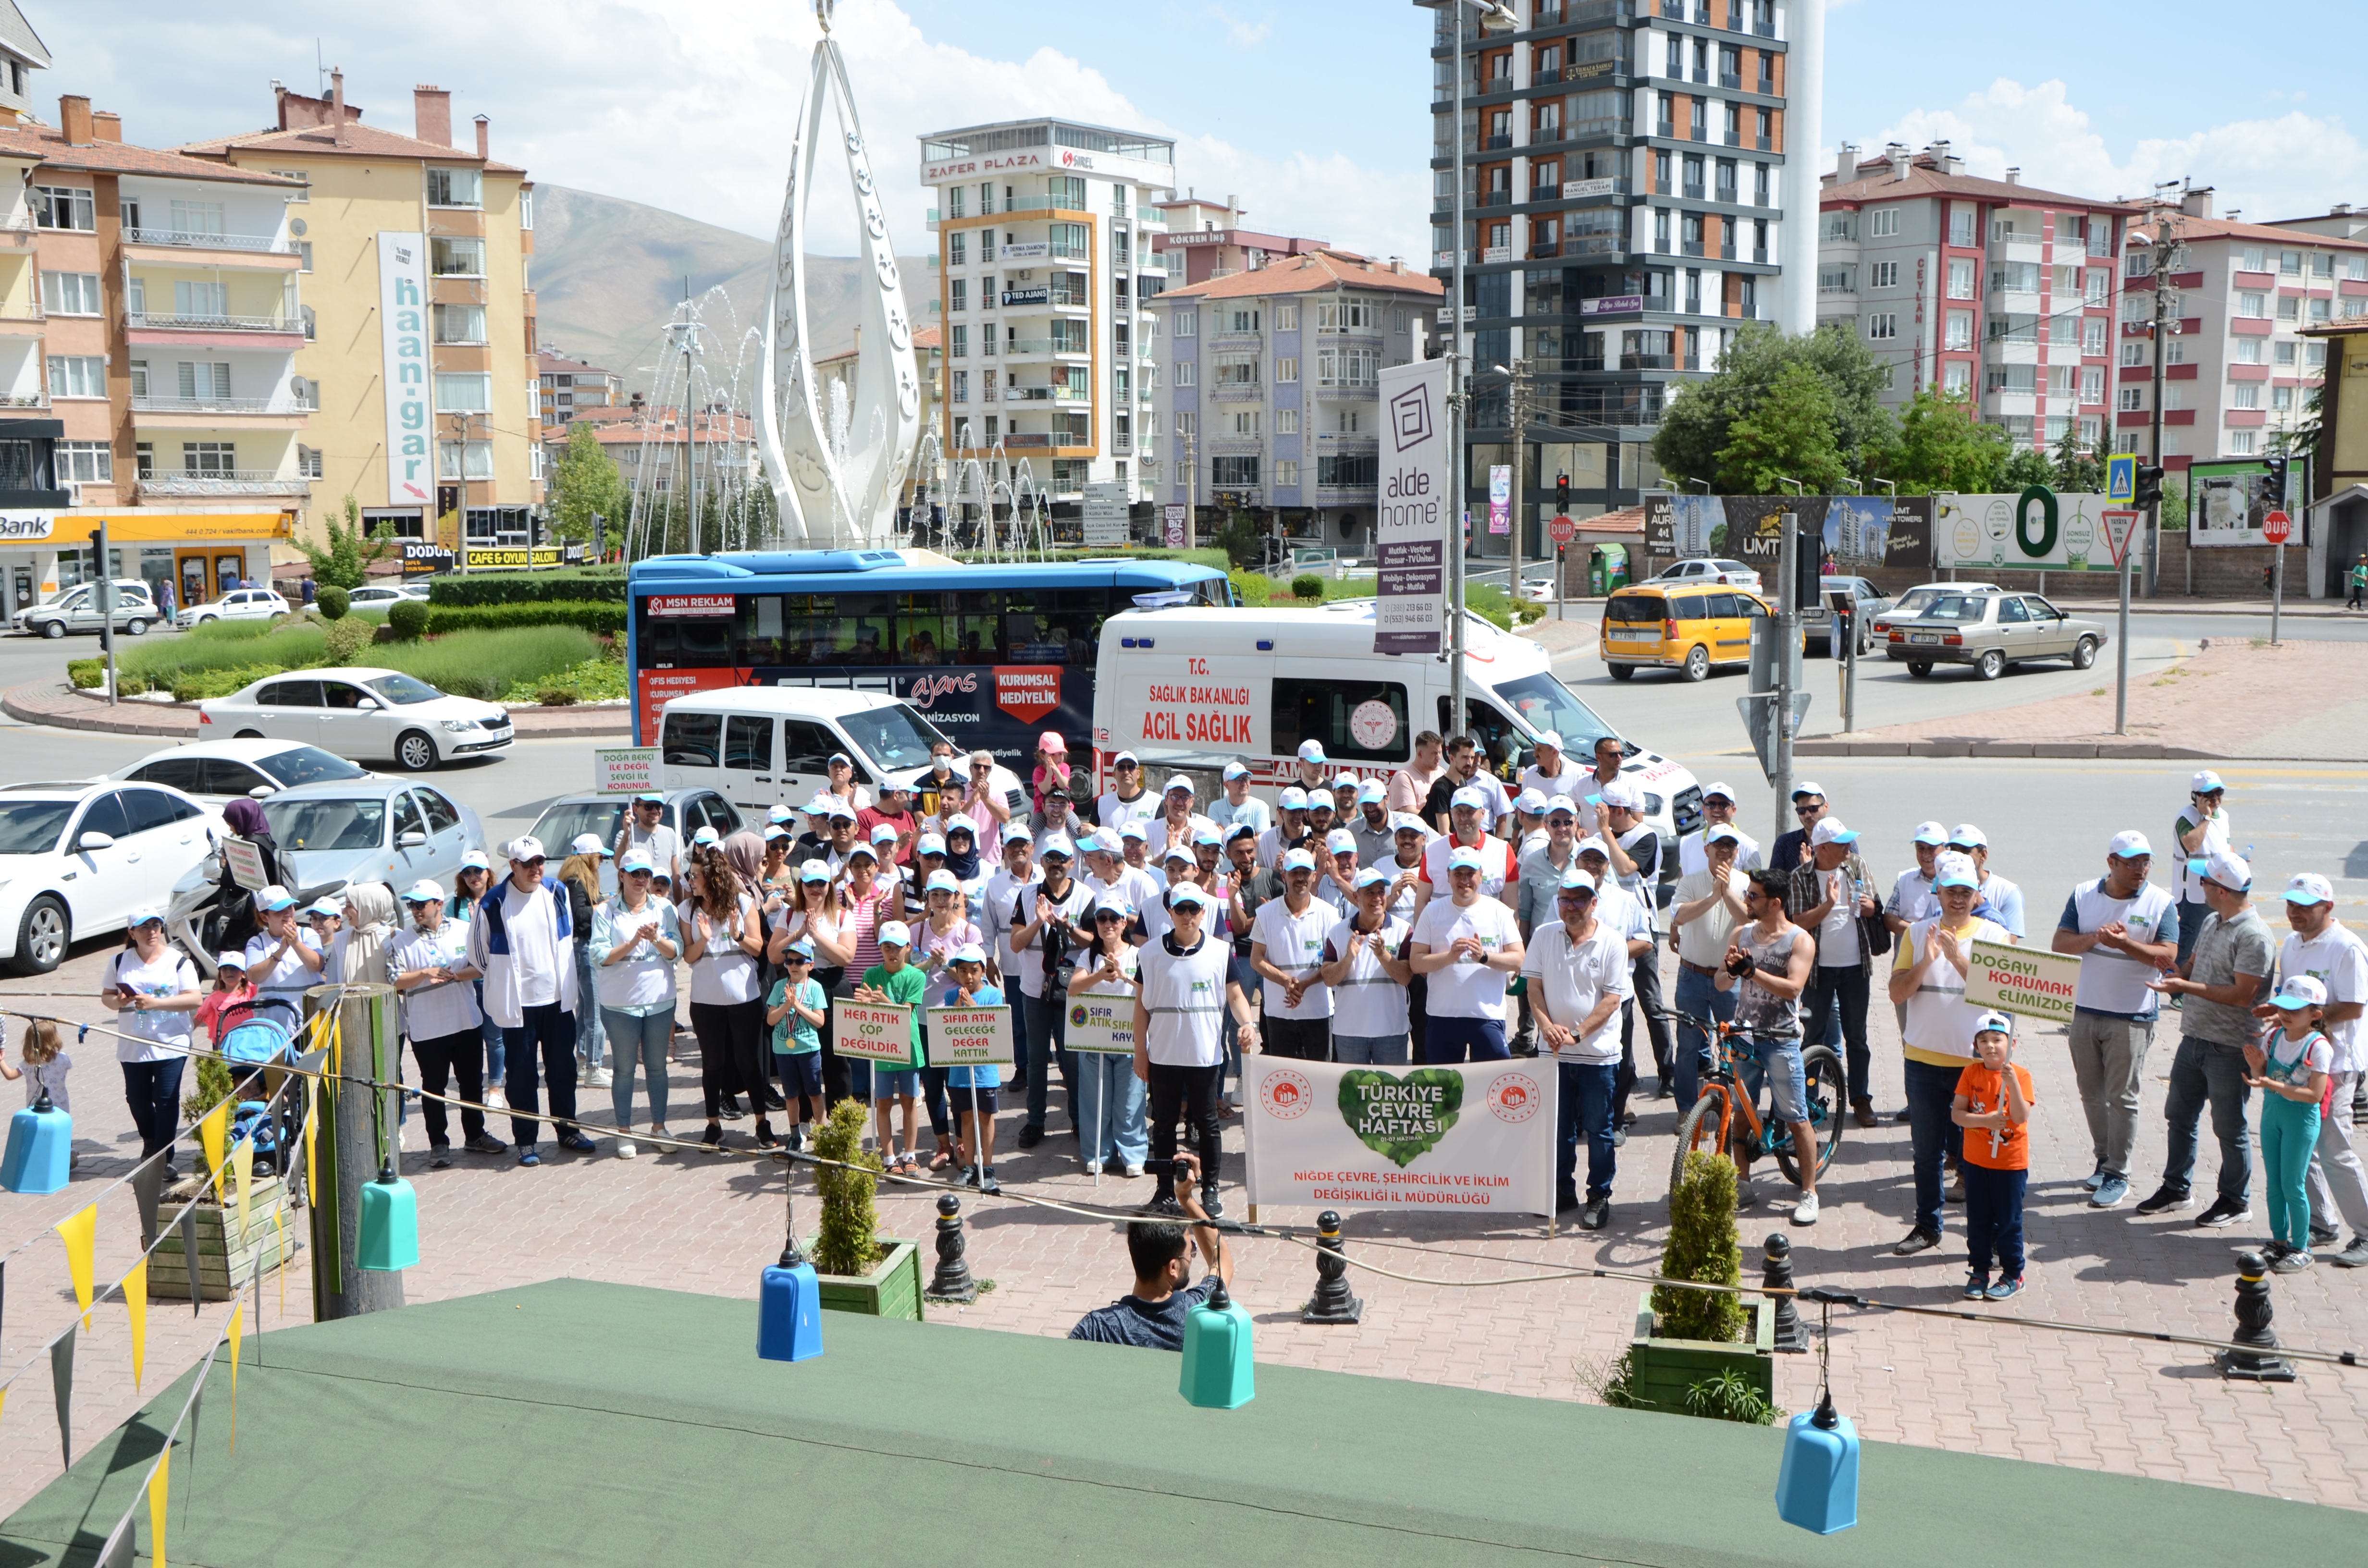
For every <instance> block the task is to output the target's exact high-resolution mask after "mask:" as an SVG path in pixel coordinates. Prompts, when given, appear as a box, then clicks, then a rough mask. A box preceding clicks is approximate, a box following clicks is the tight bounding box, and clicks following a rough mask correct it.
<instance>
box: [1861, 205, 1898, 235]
mask: <svg viewBox="0 0 2368 1568" xmlns="http://www.w3.org/2000/svg"><path fill="white" fill-rule="evenodd" d="M1866 216H1867V224H1866V232H1867V234H1868V236H1869V237H1870V238H1873V239H1878V240H1885V239H1895V238H1896V237H1897V236H1898V233H1899V209H1898V208H1896V207H1878V208H1876V209H1875V210H1873V211H1872V212H1870V213H1868V214H1867V215H1866Z"/></svg>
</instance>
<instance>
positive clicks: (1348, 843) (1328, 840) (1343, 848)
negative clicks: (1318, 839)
mask: <svg viewBox="0 0 2368 1568" xmlns="http://www.w3.org/2000/svg"><path fill="white" fill-rule="evenodd" d="M1356 850H1357V835H1355V834H1353V833H1351V832H1349V830H1348V829H1347V828H1345V827H1336V828H1334V829H1333V830H1332V831H1331V832H1329V833H1327V834H1326V835H1324V852H1325V853H1326V855H1353V854H1355V853H1356Z"/></svg>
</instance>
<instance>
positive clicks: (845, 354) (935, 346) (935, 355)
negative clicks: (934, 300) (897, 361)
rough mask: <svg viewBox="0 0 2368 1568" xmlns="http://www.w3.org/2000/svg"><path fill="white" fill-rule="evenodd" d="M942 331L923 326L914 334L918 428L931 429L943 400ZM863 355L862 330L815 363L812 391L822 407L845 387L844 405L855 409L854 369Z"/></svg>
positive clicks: (940, 328) (944, 349) (829, 404)
mask: <svg viewBox="0 0 2368 1568" xmlns="http://www.w3.org/2000/svg"><path fill="white" fill-rule="evenodd" d="M945 337H946V335H945V329H944V328H942V327H935V326H925V327H922V328H921V329H920V330H919V331H917V332H916V333H914V334H913V368H914V369H916V370H917V371H918V372H919V374H920V382H921V428H922V429H924V430H934V429H937V428H938V427H939V426H938V417H939V414H941V413H942V412H943V410H944V404H945V400H946V391H945V382H946V347H945ZM862 356H863V329H862V328H861V327H860V326H859V327H857V328H856V329H855V335H854V340H853V341H852V342H851V343H849V344H848V347H845V348H843V349H841V350H840V351H839V352H838V353H837V354H833V355H831V356H829V357H828V358H823V359H817V360H815V361H814V391H815V392H816V393H817V395H819V396H820V397H821V399H822V406H823V407H824V408H825V409H827V408H829V407H830V406H831V400H832V397H833V396H834V395H835V394H834V393H833V392H832V390H831V389H832V388H833V387H835V386H844V387H845V388H846V389H847V391H846V392H845V394H844V395H845V396H846V398H847V400H848V401H847V405H848V407H849V408H852V407H854V406H855V367H856V364H857V362H858V361H859V360H860V359H861V358H862Z"/></svg>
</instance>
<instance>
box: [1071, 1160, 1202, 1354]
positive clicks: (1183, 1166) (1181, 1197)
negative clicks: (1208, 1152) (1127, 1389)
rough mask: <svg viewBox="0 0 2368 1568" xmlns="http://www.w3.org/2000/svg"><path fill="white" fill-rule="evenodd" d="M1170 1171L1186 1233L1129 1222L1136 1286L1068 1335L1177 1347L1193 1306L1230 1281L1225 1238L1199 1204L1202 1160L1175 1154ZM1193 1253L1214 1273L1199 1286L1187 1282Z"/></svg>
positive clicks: (1102, 1342) (1161, 1225)
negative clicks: (1188, 1224)
mask: <svg viewBox="0 0 2368 1568" xmlns="http://www.w3.org/2000/svg"><path fill="white" fill-rule="evenodd" d="M1147 1163H1149V1164H1154V1165H1156V1164H1157V1162H1156V1161H1152V1162H1147ZM1173 1174H1174V1176H1175V1178H1176V1191H1177V1195H1178V1201H1179V1202H1180V1203H1181V1204H1182V1205H1183V1207H1184V1214H1185V1218H1186V1219H1188V1220H1190V1221H1191V1227H1192V1229H1191V1234H1190V1237H1189V1238H1188V1237H1187V1236H1186V1234H1185V1228H1184V1227H1183V1226H1182V1225H1175V1224H1169V1223H1167V1222H1166V1221H1157V1220H1132V1221H1128V1222H1127V1227H1126V1250H1127V1256H1129V1257H1131V1258H1133V1261H1134V1289H1133V1291H1132V1292H1130V1293H1129V1294H1127V1295H1124V1296H1121V1297H1120V1298H1119V1299H1118V1300H1117V1301H1112V1302H1111V1303H1110V1305H1109V1306H1107V1307H1098V1308H1096V1309H1095V1310H1094V1311H1092V1312H1087V1314H1086V1315H1085V1316H1084V1317H1082V1318H1079V1319H1078V1320H1077V1326H1076V1327H1075V1328H1073V1329H1071V1330H1070V1331H1069V1337H1070V1338H1072V1339H1090V1340H1092V1341H1094V1342H1095V1343H1096V1344H1099V1345H1136V1346H1142V1347H1143V1348H1144V1349H1146V1350H1181V1349H1183V1348H1184V1321H1185V1319H1186V1318H1187V1317H1189V1316H1190V1314H1191V1312H1192V1309H1193V1308H1194V1307H1197V1306H1199V1305H1201V1302H1203V1301H1207V1300H1208V1299H1209V1293H1210V1292H1211V1291H1212V1290H1215V1289H1216V1286H1217V1281H1218V1280H1220V1279H1222V1280H1224V1282H1225V1283H1226V1284H1227V1285H1228V1286H1230V1285H1231V1284H1233V1282H1234V1256H1233V1254H1232V1252H1231V1251H1230V1250H1228V1249H1227V1247H1226V1246H1225V1238H1224V1236H1222V1235H1220V1234H1218V1233H1217V1228H1216V1227H1215V1226H1214V1225H1212V1224H1211V1223H1210V1222H1209V1215H1208V1211H1207V1210H1204V1209H1202V1208H1201V1195H1200V1191H1199V1188H1200V1182H1199V1180H1198V1179H1197V1178H1198V1176H1199V1174H1200V1162H1199V1161H1197V1160H1195V1159H1194V1158H1193V1157H1192V1156H1191V1155H1190V1154H1178V1155H1177V1156H1176V1158H1175V1162H1174V1169H1173ZM1195 1252H1197V1253H1198V1254H1199V1255H1200V1256H1202V1257H1206V1258H1210V1259H1212V1260H1213V1263H1214V1272H1212V1273H1211V1274H1210V1275H1209V1277H1208V1278H1205V1279H1203V1280H1201V1282H1200V1283H1199V1284H1198V1285H1195V1284H1193V1283H1192V1282H1191V1279H1192V1258H1193V1255H1194V1254H1195Z"/></svg>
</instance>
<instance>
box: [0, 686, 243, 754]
mask: <svg viewBox="0 0 2368 1568" xmlns="http://www.w3.org/2000/svg"><path fill="white" fill-rule="evenodd" d="M55 689H56V685H55V683H54V682H40V683H36V684H33V685H30V686H20V687H15V688H13V689H12V690H10V691H8V692H7V693H6V694H5V695H0V712H6V714H7V715H8V717H10V718H11V719H14V720H16V721H17V722H18V723H22V724H40V725H41V726H43V727H45V728H48V729H52V730H88V731H94V732H97V733H105V734H115V735H165V736H167V737H170V738H173V739H176V740H193V739H195V738H196V737H195V736H193V735H191V734H190V733H188V725H186V724H157V723H146V724H142V723H137V722H131V721H126V720H108V719H106V718H102V717H100V716H99V715H98V714H95V713H51V712H47V711H45V710H40V709H38V708H32V707H29V706H28V705H26V704H25V703H23V702H21V701H19V700H18V699H19V697H20V695H21V694H23V693H25V692H49V691H53V690H55ZM141 706H142V707H145V706H149V705H148V704H144V703H143V704H142V705H141ZM115 711H118V712H120V711H122V710H121V709H120V708H119V709H117V710H115ZM135 711H136V710H135Z"/></svg>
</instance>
